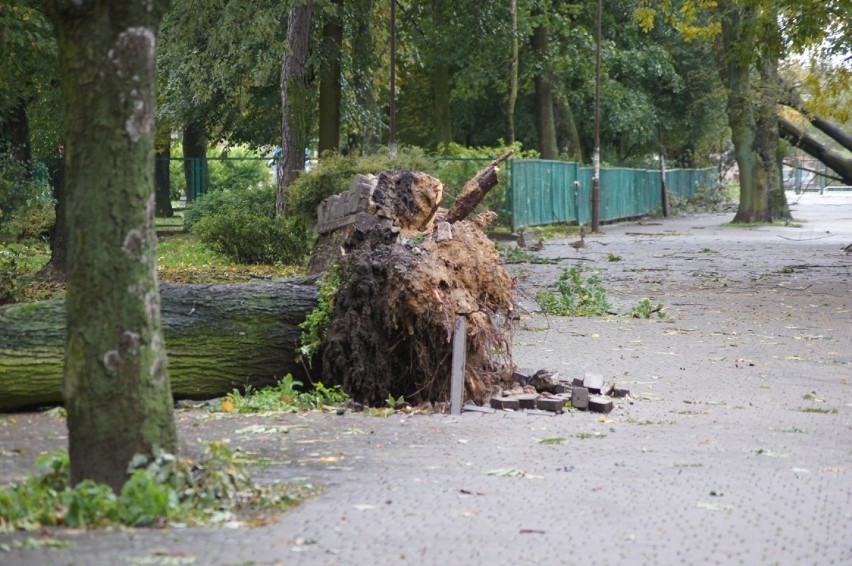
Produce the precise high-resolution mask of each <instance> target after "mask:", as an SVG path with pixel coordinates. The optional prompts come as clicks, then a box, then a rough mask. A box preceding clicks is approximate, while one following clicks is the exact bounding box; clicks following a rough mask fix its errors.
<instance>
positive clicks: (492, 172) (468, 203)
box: [447, 150, 515, 224]
mask: <svg viewBox="0 0 852 566" xmlns="http://www.w3.org/2000/svg"><path fill="white" fill-rule="evenodd" d="M514 152H515V151H514V150H510V151H507V152H506V153H504V154H503V155H501V156H500V157H498V158H497V159H495V160H494V161H492V162H491V163H490V164H489V165H488V167H486V168H485V169H482V170H481V171H480V172H479V173H477V174H476V176H475V177H474V178H473V179H471V180H470V181H468V182H467V183H465V184H464V188H462V191H461V193H460V194H459V196H458V198H457V199H456V202H455V203H453V207H452V208H451V209H450V212H449V213H448V214H447V222H449V223H450V224H452V223H453V222H458V221H459V220H464V219H465V218H467V217H468V215H469V214H470V213H471V212H473V209H474V208H476V206H477V205H478V204H479V203H480V202H482V199H484V198H485V195H487V194H488V191H490V190H491V189H493V188H494V187H495V186H496V185H497V172H498V171H500V169H499V168H498V167H497V166H498V165H500V164H501V163H503V162H504V161H506V160H507V159H508V158H509V157H510V156H511V155H512V154H513V153H514Z"/></svg>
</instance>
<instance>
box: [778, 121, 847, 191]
mask: <svg viewBox="0 0 852 566" xmlns="http://www.w3.org/2000/svg"><path fill="white" fill-rule="evenodd" d="M778 126H779V128H780V132H781V137H783V138H784V139H786V140H787V141H789V142H790V143H791V144H793V145H794V146H796V147H798V148H800V149H801V150H803V151H804V152H806V153H807V154H808V155H811V156H813V157H814V158H816V159H818V160H820V161H821V162H822V163H824V164H825V165H826V166H828V167H830V168H831V169H832V170H833V171H834V172H836V173H837V174H838V175H840V178H841V180H842V181H843V184H844V185H852V157H850V156H848V155H844V154H843V153H841V152H840V151H837V150H835V149H832V148H830V147H827V146H826V145H825V144H824V143H822V142H821V141H819V140H818V139H816V138H815V137H813V136H812V135H810V134H808V133H807V132H805V131H804V130H803V129H801V128H799V127H798V126H797V125H796V124H794V123H793V122H791V121H790V120H787V119H786V118H783V117H780V116H779V117H778Z"/></svg>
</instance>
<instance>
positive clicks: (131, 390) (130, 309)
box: [46, 0, 178, 491]
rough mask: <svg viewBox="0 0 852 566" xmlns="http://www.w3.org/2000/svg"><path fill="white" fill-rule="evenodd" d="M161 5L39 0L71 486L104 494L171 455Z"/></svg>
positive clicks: (157, 1) (153, 0) (156, 0)
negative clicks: (53, 98)
mask: <svg viewBox="0 0 852 566" xmlns="http://www.w3.org/2000/svg"><path fill="white" fill-rule="evenodd" d="M167 4H168V2H167V1H165V0H147V1H132V2H121V3H109V2H99V1H95V0H79V1H77V2H66V1H64V0H52V1H49V2H46V8H47V11H49V13H50V17H51V20H52V22H53V24H54V26H55V28H56V35H57V42H58V50H57V51H58V54H59V60H60V68H61V76H62V91H63V102H64V111H65V114H64V116H65V124H64V125H65V144H66V145H65V149H66V160H65V163H66V168H65V190H66V197H67V198H66V206H67V213H66V221H67V227H68V232H67V235H68V270H67V277H66V288H67V294H66V301H67V330H66V336H67V339H66V343H65V363H64V380H63V388H64V397H65V408H66V410H67V413H68V421H67V422H68V431H69V435H68V438H69V442H68V445H69V456H70V460H71V482H72V484H76V483H78V482H80V481H82V480H84V479H91V480H95V481H98V482H102V483H105V484H107V485H109V486H110V487H112V488H113V490H115V491H118V490H120V489H121V486H122V485H123V484H124V482H125V480H126V479H127V465H128V462H130V460H131V458H133V456H134V455H136V454H143V455H146V456H149V457H150V456H151V455H152V454H153V452H154V450H155V449H162V450H164V451H166V452H171V453H176V452H177V448H178V444H177V434H176V431H175V424H174V418H173V413H172V395H171V390H170V388H169V376H168V371H167V364H166V351H165V347H164V344H163V333H162V327H161V325H160V296H159V290H158V288H157V279H156V277H157V272H156V263H155V262H156V236H155V234H154V228H153V224H154V183H153V179H152V174H153V172H154V164H153V162H152V159H153V154H154V107H155V104H156V95H155V85H156V74H155V66H156V47H157V32H158V28H159V22H160V18H161V16H162V13H163V11H164V10H165V8H166V6H167Z"/></svg>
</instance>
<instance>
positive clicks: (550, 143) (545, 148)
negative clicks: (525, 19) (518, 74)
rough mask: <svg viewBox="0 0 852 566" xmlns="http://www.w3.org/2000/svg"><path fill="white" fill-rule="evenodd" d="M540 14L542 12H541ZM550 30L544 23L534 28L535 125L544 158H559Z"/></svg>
mask: <svg viewBox="0 0 852 566" xmlns="http://www.w3.org/2000/svg"><path fill="white" fill-rule="evenodd" d="M539 15H540V14H539ZM549 35H550V33H549V30H548V29H547V27H546V26H545V25H543V24H541V25H538V26H537V27H536V28H535V30H533V37H532V48H533V52H534V53H535V57H536V61H537V64H536V71H535V77H534V80H533V82H534V85H535V125H536V130H538V147H539V151H541V158H542V159H557V158H558V157H559V148H558V146H557V145H556V119H555V117H554V114H553V86H552V85H551V82H550V66H549V64H548V63H547V50H548V44H549Z"/></svg>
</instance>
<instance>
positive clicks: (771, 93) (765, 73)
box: [757, 53, 792, 220]
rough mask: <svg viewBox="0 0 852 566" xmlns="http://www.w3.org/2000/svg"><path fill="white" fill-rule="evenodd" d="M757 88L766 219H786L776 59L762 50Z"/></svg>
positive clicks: (787, 208)
mask: <svg viewBox="0 0 852 566" xmlns="http://www.w3.org/2000/svg"><path fill="white" fill-rule="evenodd" d="M759 64H760V73H759V76H760V88H759V92H758V96H757V101H758V106H757V153H758V155H759V156H760V164H761V168H762V169H763V170H764V171H765V175H766V184H767V209H768V211H769V217H770V219H780V220H789V219H791V218H792V215H791V214H790V206H789V205H788V204H787V196H786V195H785V194H784V184H783V183H782V181H781V179H782V161H781V159H782V155H781V153H780V151H779V147H778V118H777V115H778V110H777V108H778V104H777V100H778V93H779V90H780V84H779V82H778V58H777V57H776V56H775V55H774V54H773V53H764V55H763V57H762V59H761V61H760V63H759Z"/></svg>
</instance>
